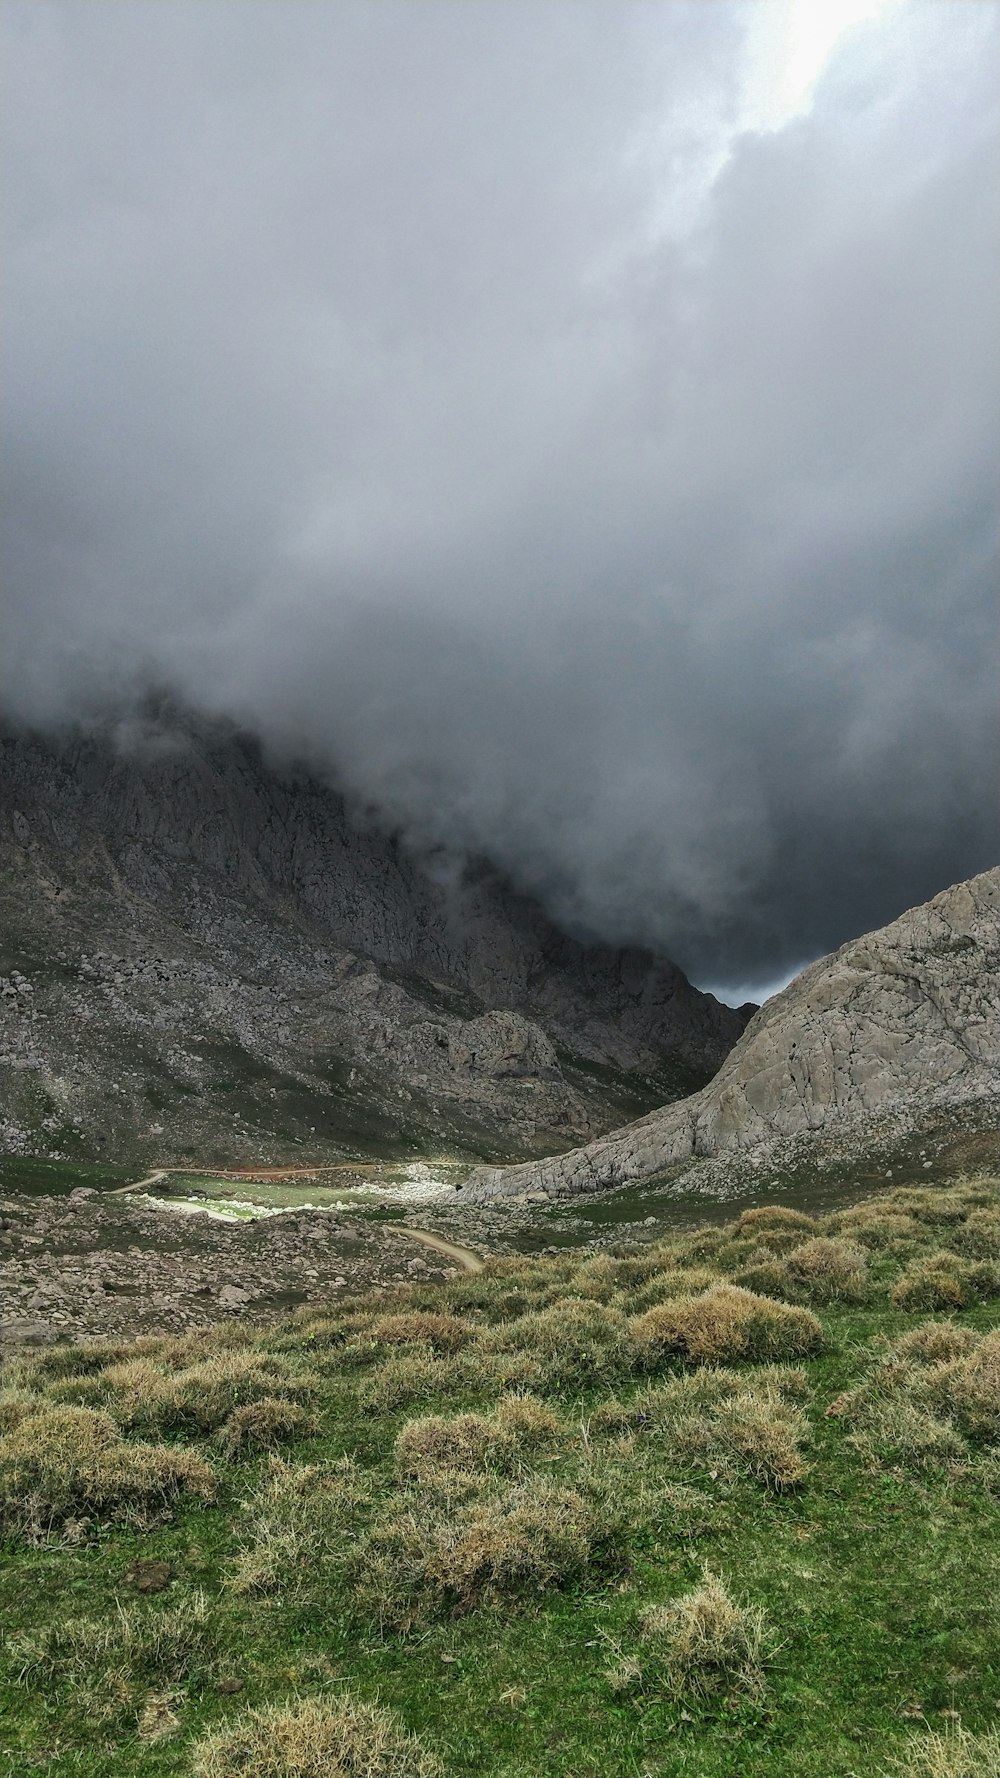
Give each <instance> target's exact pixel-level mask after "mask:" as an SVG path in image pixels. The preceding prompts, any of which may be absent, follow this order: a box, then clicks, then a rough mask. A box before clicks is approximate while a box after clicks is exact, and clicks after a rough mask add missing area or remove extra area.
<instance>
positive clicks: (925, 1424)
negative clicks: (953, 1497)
mask: <svg viewBox="0 0 1000 1778" xmlns="http://www.w3.org/2000/svg"><path fill="white" fill-rule="evenodd" d="M846 1418H847V1419H848V1421H849V1422H850V1423H851V1424H853V1425H854V1426H855V1427H856V1428H857V1430H856V1432H855V1433H854V1434H853V1438H852V1442H853V1443H854V1444H855V1445H856V1447H857V1448H858V1449H859V1450H860V1451H861V1453H862V1455H863V1456H864V1457H865V1458H866V1460H868V1461H869V1462H875V1463H879V1462H883V1463H885V1462H899V1463H908V1464H911V1465H914V1466H915V1467H918V1468H919V1467H935V1466H940V1465H954V1464H963V1465H964V1464H967V1463H968V1460H969V1459H970V1457H972V1456H973V1455H974V1453H975V1449H976V1448H977V1447H989V1446H997V1445H1000V1330H995V1331H993V1332H991V1333H987V1334H979V1333H976V1332H975V1331H974V1330H973V1329H971V1328H964V1327H955V1326H954V1325H953V1324H951V1323H949V1322H936V1321H932V1322H928V1323H927V1324H926V1325H925V1326H924V1327H920V1328H914V1329H913V1331H912V1332H911V1333H909V1334H906V1335H904V1336H903V1338H902V1339H900V1340H897V1341H895V1342H894V1344H893V1345H892V1346H890V1347H889V1349H888V1350H887V1351H885V1352H883V1353H882V1354H880V1355H879V1356H878V1357H877V1358H876V1360H875V1362H874V1363H873V1364H872V1365H871V1367H870V1369H869V1372H868V1375H867V1376H866V1377H865V1379H864V1380H863V1382H862V1383H861V1384H860V1385H859V1386H858V1388H857V1389H855V1390H853V1391H852V1392H851V1394H850V1396H849V1397H848V1399H847V1403H846Z"/></svg>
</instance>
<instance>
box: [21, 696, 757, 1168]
mask: <svg viewBox="0 0 1000 1778" xmlns="http://www.w3.org/2000/svg"><path fill="white" fill-rule="evenodd" d="M0 755H2V796H3V802H2V827H0V839H2V848H3V869H2V873H0V901H2V907H0V913H2V919H3V927H2V934H0V946H2V950H0V978H2V979H0V1093H2V1098H0V1118H2V1120H3V1121H2V1127H0V1142H2V1143H3V1144H4V1145H5V1146H6V1147H7V1148H8V1149H11V1148H13V1149H14V1150H17V1151H21V1152H33V1153H50V1154H58V1153H69V1154H74V1153H76V1154H95V1153H97V1154H103V1153H111V1152H115V1153H120V1154H127V1155H128V1156H129V1157H130V1158H131V1157H132V1156H135V1157H136V1158H140V1157H142V1156H144V1155H146V1154H148V1155H149V1156H150V1157H151V1158H152V1157H155V1158H161V1157H162V1156H163V1155H169V1154H178V1153H184V1154H193V1153H195V1152H197V1153H199V1154H202V1155H204V1156H207V1158H218V1159H222V1158H231V1159H233V1160H236V1159H241V1160H243V1161H247V1160H255V1159H258V1158H265V1157H270V1158H285V1157H286V1156H288V1155H289V1154H290V1153H291V1154H295V1153H297V1152H298V1151H300V1150H304V1151H306V1152H307V1153H308V1154H309V1155H310V1157H312V1156H315V1157H316V1158H320V1157H322V1156H329V1155H331V1154H340V1153H344V1152H359V1151H360V1152H372V1153H379V1152H386V1153H389V1152H391V1153H399V1152H403V1153H405V1152H419V1151H423V1150H426V1149H427V1148H428V1147H434V1146H440V1147H444V1148H451V1149H455V1148H458V1149H459V1150H462V1151H465V1152H468V1153H471V1154H478V1155H497V1156H500V1155H508V1154H511V1153H514V1154H518V1153H519V1154H521V1155H523V1154H525V1153H528V1154H530V1153H533V1152H534V1153H537V1152H541V1151H543V1150H545V1149H547V1148H551V1147H560V1146H565V1145H566V1143H567V1142H571V1141H573V1140H577V1141H579V1140H580V1138H581V1137H583V1136H586V1135H589V1134H593V1133H594V1132H595V1131H596V1130H598V1129H601V1128H608V1127H609V1125H610V1124H612V1123H616V1122H620V1121H621V1119H622V1117H623V1116H628V1115H634V1114H635V1113H636V1112H637V1111H639V1110H641V1109H644V1108H646V1107H648V1106H649V1105H650V1104H652V1103H655V1102H657V1100H661V1099H662V1098H664V1097H668V1096H676V1095H677V1093H679V1092H685V1091H688V1090H690V1087H691V1086H692V1085H693V1084H697V1083H698V1082H699V1080H703V1079H705V1078H707V1077H708V1076H710V1075H711V1074H712V1072H713V1071H714V1070H715V1069H716V1068H717V1067H718V1065H719V1063H720V1061H721V1060H722V1058H723V1057H724V1056H725V1054H726V1053H727V1052H728V1050H729V1049H730V1048H731V1046H732V1044H733V1043H734V1042H735V1041H736V1039H737V1038H738V1037H739V1035H740V1033H741V1031H742V1030H743V1028H744V1026H745V1024H746V1020H747V1017H748V1016H749V1013H750V1011H751V1010H752V1009H749V1008H747V1009H743V1010H742V1011H740V1012H735V1011H733V1010H732V1009H731V1008H729V1007H725V1006H722V1005H720V1003H719V1002H718V1001H716V1000H714V999H713V998H712V997H711V996H709V995H704V994H700V993H698V992H697V991H696V990H695V989H694V988H692V987H691V985H690V983H689V982H688V981H687V980H686V978H685V977H684V975H683V974H682V972H681V971H680V970H679V969H677V968H676V967H675V966H674V965H673V964H672V963H670V962H669V961H667V960H664V959H656V958H653V957H652V956H650V955H648V954H647V953H644V952H640V951H623V950H615V949H613V948H611V947H608V946H601V945H584V944H580V943H579V942H577V941H576V940H574V939H572V938H570V937H568V936H567V935H565V934H564V933H561V932H559V931H558V930H557V929H556V928H555V927H554V926H553V925H552V923H551V922H550V921H549V920H548V919H547V918H546V916H545V914H544V912H543V911H542V909H541V908H540V907H539V906H538V905H536V904H535V903H533V902H532V901H531V900H530V899H528V898H527V897H525V896H522V895H519V894H517V893H515V892H514V891H513V890H512V889H511V888H510V886H509V885H508V884H506V883H505V882H503V881H502V880H501V879H500V878H499V877H498V876H497V874H496V873H495V872H493V871H491V870H490V869H489V868H488V867H487V866H486V865H479V866H477V867H475V868H470V869H468V870H466V871H464V872H462V873H460V874H456V873H455V872H454V870H452V871H449V872H447V873H446V872H444V871H443V870H439V869H438V868H437V867H436V864H435V862H434V861H430V862H428V861H426V860H425V861H421V860H420V859H419V858H417V857H416V856H414V855H413V854H412V853H411V852H409V851H408V850H407V849H406V847H405V846H404V845H403V844H402V843H401V842H400V840H399V839H398V837H396V836H393V835H392V834H389V833H387V832H386V831H384V830H383V829H381V828H380V827H379V826H378V824H377V822H375V821H373V820H370V819H364V818H362V817H361V816H359V815H357V814H352V812H351V811H350V810H349V809H348V808H347V806H346V805H345V802H344V800H343V798H342V797H340V796H339V795H338V794H337V793H336V792H335V791H334V790H332V789H331V788H330V787H329V786H327V785H325V784H323V783H322V782H320V781H319V780H318V779H317V778H315V777H313V776H311V775H310V774H309V773H308V772H306V771H304V770H278V769H273V768H272V767H270V766H269V765H268V764H267V763H266V762H265V761H264V760H263V758H262V757H261V754H260V752H259V750H258V749H257V747H256V746H255V745H254V744H253V743H252V742H250V741H248V740H247V739H245V738H243V737H240V736H238V735H235V734H233V733H231V732H227V731H223V730H221V729H220V730H216V731H212V730H207V729H205V728H192V727H190V726H188V727H184V726H177V725H174V726H170V727H167V728H163V727H162V726H161V727H158V728H156V729H153V728H148V729H146V730H145V731H136V732H133V733H132V734H130V735H129V737H128V738H127V745H122V744H121V741H120V739H119V740H116V738H115V737H113V736H111V735H110V734H107V733H104V734H91V735H89V736H84V735H80V734H76V735H73V736H70V737H64V738H63V739H62V740H61V741H60V742H58V743H56V742H53V741H51V740H46V739H44V738H42V737H38V736H24V735H8V736H6V737H5V738H3V740H2V743H0Z"/></svg>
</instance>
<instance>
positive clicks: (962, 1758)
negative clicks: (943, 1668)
mask: <svg viewBox="0 0 1000 1778" xmlns="http://www.w3.org/2000/svg"><path fill="white" fill-rule="evenodd" d="M885 1778H1000V1731H998V1730H996V1729H992V1730H987V1732H986V1733H985V1734H982V1735H973V1734H971V1733H970V1732H969V1730H968V1729H966V1728H963V1726H962V1724H961V1723H959V1722H956V1723H950V1724H949V1725H948V1727H947V1728H946V1729H943V1730H938V1729H929V1730H928V1731H927V1732H926V1733H924V1734H920V1735H914V1736H913V1738H912V1740H910V1741H909V1742H908V1744H907V1746H906V1748H905V1750H904V1751H903V1753H902V1754H901V1755H900V1756H899V1758H898V1759H897V1760H895V1761H894V1763H893V1764H892V1766H891V1767H889V1768H887V1769H886V1770H885Z"/></svg>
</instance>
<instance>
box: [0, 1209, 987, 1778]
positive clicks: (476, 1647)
mask: <svg viewBox="0 0 1000 1778" xmlns="http://www.w3.org/2000/svg"><path fill="white" fill-rule="evenodd" d="M998 1262H1000V1207H998V1195H997V1189H996V1185H995V1183H994V1182H992V1181H990V1180H984V1179H978V1180H969V1181H965V1182H959V1183H958V1184H956V1185H953V1186H952V1187H950V1188H946V1189H941V1188H936V1187H930V1188H929V1187H919V1188H912V1189H910V1188H904V1189H897V1190H896V1191H894V1192H892V1193H890V1194H887V1195H885V1196H883V1197H881V1198H879V1199H873V1200H867V1201H866V1202H864V1203H862V1204H861V1205H858V1206H855V1207H852V1208H847V1209H839V1210H836V1211H834V1212H832V1213H830V1214H828V1215H826V1216H823V1217H819V1218H815V1219H811V1218H809V1217H807V1216H805V1215H804V1214H803V1213H801V1212H797V1211H795V1210H790V1209H788V1208H784V1209H778V1210H775V1211H772V1212H768V1211H749V1212H744V1214H743V1215H742V1216H740V1217H739V1218H738V1219H737V1221H736V1222H734V1223H730V1224H729V1225H726V1226H721V1227H720V1226H714V1227H707V1228H703V1229H694V1230H689V1231H685V1232H684V1233H682V1234H678V1235H675V1236H672V1237H668V1238H665V1239H662V1240H659V1241H657V1242H656V1243H655V1245H654V1246H653V1247H651V1248H645V1249H643V1250H642V1251H640V1252H632V1253H623V1254H622V1255H620V1256H611V1255H601V1256H598V1257H594V1256H587V1255H584V1254H580V1253H577V1254H571V1253H562V1254H559V1255H558V1256H556V1257H547V1258H546V1257H539V1258H529V1257H512V1258H507V1259H502V1260H494V1261H491V1262H489V1263H488V1264H487V1266H486V1268H485V1270H484V1271H483V1272H481V1273H479V1274H477V1275H475V1276H472V1275H468V1276H464V1277H461V1278H458V1279H455V1280H454V1281H453V1282H451V1283H449V1284H446V1285H439V1286H433V1287H431V1286H421V1287H412V1288H407V1289H403V1290H400V1291H398V1292H396V1293H395V1294H394V1295H393V1296H392V1297H386V1298H383V1299H380V1300H379V1301H378V1302H377V1303H375V1304H373V1303H372V1302H371V1301H368V1302H362V1301H360V1300H354V1301H348V1302H340V1303H339V1304H338V1305H337V1306H336V1307H335V1308H333V1307H331V1308H330V1309H329V1310H328V1311H323V1312H319V1313H317V1312H316V1311H315V1310H312V1311H310V1312H308V1313H306V1312H305V1311H303V1312H302V1313H301V1314H300V1315H299V1316H298V1317H297V1318H295V1319H293V1320H291V1321H289V1322H287V1323H285V1324H284V1325H282V1326H281V1327H276V1328H273V1329H270V1330H268V1331H267V1332H265V1333H259V1332H257V1333H254V1334H253V1335H250V1334H244V1333H242V1332H241V1330H240V1329H239V1328H238V1327H234V1326H232V1325H228V1326H225V1327H222V1328H218V1329H216V1330H214V1331H213V1332H212V1333H209V1334H206V1335H201V1336H186V1337H184V1338H163V1339H143V1340H140V1341H138V1342H135V1343H134V1344H132V1345H130V1346H125V1345H122V1346H114V1347H112V1346H104V1347H72V1348H70V1347H62V1348H59V1347H55V1348H51V1349H49V1350H47V1351H45V1352H43V1353H41V1354H38V1355H34V1356H32V1357H28V1358H23V1359H11V1360H9V1361H8V1363H7V1364H6V1366H5V1368H4V1370H3V1372H2V1373H0V1429H3V1433H4V1436H3V1437H2V1439H0V1520H2V1525H3V1537H4V1541H3V1545H2V1555H3V1561H2V1568H0V1613H2V1625H3V1632H4V1634H3V1652H2V1659H0V1668H2V1678H0V1704H2V1725H3V1726H2V1729H0V1747H2V1748H3V1750H4V1751H3V1755H2V1759H0V1771H5V1772H7V1773H9V1774H10V1778H21V1775H22V1774H27V1773H29V1772H34V1771H44V1772H47V1773H49V1774H52V1778H63V1775H65V1778H69V1775H70V1774H72V1775H73V1778H154V1775H156V1778H161V1775H162V1778H167V1775H168V1774H169V1775H175V1774H176V1775H181V1774H191V1775H197V1778H233V1775H235V1774H243V1775H245V1778H341V1775H343V1778H419V1775H420V1774H427V1775H429V1774H432V1773H438V1774H443V1775H444V1778H483V1775H488V1778H493V1775H496V1778H641V1775H643V1774H649V1775H651V1778H652V1775H653V1774H656V1775H657V1778H660V1775H663V1778H667V1775H670V1778H673V1775H674V1774H676V1775H678V1778H680V1775H683V1778H772V1775H773V1778H793V1775H794V1778H877V1775H878V1774H882V1773H885V1774H898V1775H903V1774H905V1775H906V1778H919V1775H921V1774H923V1778H996V1775H997V1774H998V1772H1000V1739H998V1730H1000V1624H998V1600H1000V1332H998V1331H997V1329H998V1323H1000V1263H998ZM157 1565H162V1566H157ZM144 1589H149V1590H148V1591H147V1590H144ZM414 1737H415V1739H414ZM4 1761H5V1762H6V1765H4V1763H3V1762H4Z"/></svg>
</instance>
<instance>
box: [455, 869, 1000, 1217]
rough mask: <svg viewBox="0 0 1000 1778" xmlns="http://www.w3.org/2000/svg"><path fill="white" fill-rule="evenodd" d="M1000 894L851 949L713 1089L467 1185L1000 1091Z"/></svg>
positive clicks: (930, 913) (559, 1182)
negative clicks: (999, 1064) (595, 1138)
mask: <svg viewBox="0 0 1000 1778" xmlns="http://www.w3.org/2000/svg"><path fill="white" fill-rule="evenodd" d="M998 902H1000V871H989V872H986V873H984V874H983V875H982V876H978V877H974V878H973V879H972V880H971V881H970V882H967V883H959V884H957V885H956V886H955V887H954V888H951V889H947V890H945V891H944V893H943V894H941V895H938V896H936V897H935V898H934V900H933V901H930V902H928V903H926V905H925V906H922V907H917V908H912V909H911V910H910V911H909V912H908V913H906V914H904V915H903V916H902V917H901V918H900V919H898V920H896V921H894V922H893V923H892V925H890V926H886V927H884V928H883V929H882V930H881V931H879V932H872V933H869V934H868V935H867V937H865V938H861V939H857V940H855V941H854V942H853V943H851V944H847V945H844V946H842V947H841V949H840V950H839V951H837V952H835V953H834V955H833V956H831V957H825V958H823V959H822V960H821V961H820V962H818V963H814V964H813V965H812V966H811V967H810V968H809V969H806V970H804V971H803V972H802V974H801V975H800V976H798V977H797V978H796V980H795V981H794V982H792V983H791V984H790V986H789V987H788V988H786V989H785V991H784V992H783V993H782V994H778V995H777V996H776V997H775V998H774V999H773V1000H770V1001H768V1003H767V1004H766V1005H765V1006H763V1007H761V1008H760V1010H759V1012H758V1013H757V1014H756V1016H755V1017H754V1018H753V1019H752V1020H751V1021H750V1023H749V1024H748V1026H747V1028H746V1031H745V1032H744V1034H743V1037H742V1038H741V1040H740V1042H739V1043H738V1044H737V1045H736V1047H735V1048H734V1050H733V1051H732V1053H731V1055H730V1056H729V1057H728V1058H727V1060H726V1061H725V1062H724V1064H723V1066H722V1068H721V1069H720V1071H719V1073H718V1074H717V1075H716V1077H715V1079H714V1080H713V1081H712V1082H711V1083H710V1084H709V1085H708V1086H707V1087H706V1088H704V1089H703V1090H702V1091H701V1092H698V1093H695V1094H694V1095H693V1096H691V1097H689V1098H687V1099H685V1100H683V1101H681V1102H679V1103H675V1104H672V1105H668V1106H665V1107H663V1108H662V1109H660V1110H658V1111H655V1112H653V1113H652V1114H651V1115H649V1116H647V1117H644V1118H642V1119H640V1120H639V1121H638V1122H636V1123H632V1124H629V1125H627V1126H626V1127H625V1128H623V1129H620V1130H616V1131H614V1132H612V1133H611V1134H610V1135H608V1136H605V1137H603V1138H602V1139H600V1140H598V1141H596V1142H592V1143H589V1144H588V1145H586V1146H585V1147H582V1148H578V1149H574V1150H573V1151H572V1152H570V1153H566V1154H562V1155H557V1156H555V1157H553V1158H551V1159H548V1160H544V1161H539V1162H537V1163H534V1164H531V1165H527V1166H521V1167H513V1168H509V1169H506V1170H504V1171H502V1172H500V1171H489V1170H480V1171H479V1172H477V1173H476V1174H474V1175H473V1176H472V1178H471V1180H470V1181H469V1183H468V1185H467V1187H466V1188H465V1191H466V1195H467V1196H468V1198H469V1199H470V1200H471V1201H473V1202H475V1201H478V1200H481V1199H484V1198H489V1197H495V1196H497V1195H503V1194H505V1193H519V1194H520V1193H539V1192H540V1193H544V1194H545V1195H547V1196H552V1197H567V1196H572V1195H573V1194H575V1193H579V1192H590V1191H600V1190H603V1189H606V1188H608V1187H612V1186H617V1185H623V1184H626V1183H628V1182H630V1181H637V1180H643V1179H649V1178H653V1177H655V1176H656V1175H657V1174H659V1173H663V1172H664V1171H666V1170H668V1169H669V1168H671V1167H673V1166H675V1165H677V1164H678V1163H683V1162H688V1161H692V1160H694V1159H697V1158H699V1157H710V1156H724V1155H727V1154H730V1155H731V1154H734V1153H735V1152H736V1151H741V1150H745V1149H750V1148H753V1147H755V1146H756V1145H759V1144H763V1143H767V1142H771V1141H773V1140H774V1139H775V1138H782V1137H796V1136H800V1135H803V1134H806V1133H809V1132H816V1133H819V1132H822V1133H823V1135H824V1136H825V1137H829V1136H833V1137H836V1136H837V1134H838V1133H842V1134H844V1135H845V1136H846V1135H848V1134H850V1133H851V1132H856V1131H857V1130H858V1128H859V1126H862V1125H867V1126H868V1127H870V1128H874V1127H875V1126H877V1125H878V1123H879V1122H880V1121H881V1120H885V1119H888V1118H890V1117H891V1118H894V1119H896V1120H897V1121H898V1120H899V1119H900V1118H902V1119H903V1120H904V1122H905V1119H906V1116H907V1114H910V1115H911V1116H912V1119H913V1121H914V1122H915V1121H916V1119H917V1118H918V1117H926V1115H927V1113H928V1111H929V1110H930V1109H931V1108H933V1107H935V1106H940V1107H946V1106H956V1105H961V1104H962V1103H964V1102H967V1101H971V1100H975V1099H981V1098H983V1097H984V1096H986V1095H991V1094H992V1095H994V1096H996V1095H998V1093H1000V1081H998V1072H997V1062H998V1019H997V1010H998V1007H997V984H998V976H997V971H998V964H1000V955H998V952H1000V945H998V924H1000V922H998Z"/></svg>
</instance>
